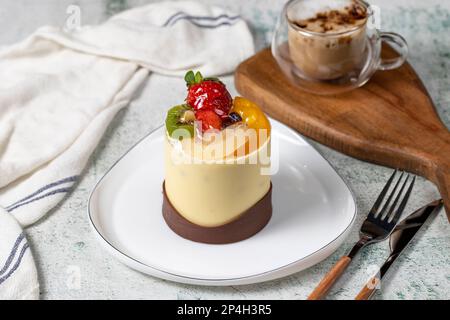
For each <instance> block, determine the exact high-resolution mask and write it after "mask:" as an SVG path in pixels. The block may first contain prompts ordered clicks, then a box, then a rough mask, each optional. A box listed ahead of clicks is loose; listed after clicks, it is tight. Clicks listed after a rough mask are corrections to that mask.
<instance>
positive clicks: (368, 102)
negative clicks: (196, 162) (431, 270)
mask: <svg viewBox="0 0 450 320" xmlns="http://www.w3.org/2000/svg"><path fill="white" fill-rule="evenodd" d="M392 55H395V51H394V50H393V49H391V48H389V47H383V56H392ZM235 83H236V88H237V90H238V91H239V92H240V93H241V94H242V95H243V96H245V97H247V98H248V99H251V100H253V101H254V102H256V103H257V104H259V105H260V106H261V108H262V109H263V110H264V111H265V112H266V113H267V114H269V115H270V116H271V117H273V118H275V119H277V120H280V121H281V122H283V123H285V124H287V125H289V126H290V127H292V128H295V129H296V130H298V131H299V132H301V133H302V134H304V135H306V136H308V137H310V138H312V139H314V140H316V141H318V142H320V143H322V144H325V145H327V146H329V147H331V148H334V149H336V150H338V151H340V152H343V153H345V154H348V155H350V156H352V157H355V158H358V159H362V160H366V161H371V162H374V163H377V164H381V165H385V166H389V167H393V168H399V169H404V170H407V171H410V172H413V173H415V174H418V175H421V176H424V177H426V178H428V179H429V180H431V181H433V182H434V183H435V184H436V185H437V187H438V188H439V191H440V193H441V195H442V197H443V199H444V202H445V209H446V212H447V217H448V219H449V221H450V132H449V131H448V130H447V128H446V127H445V125H444V124H443V123H442V122H441V120H440V119H439V116H438V114H437V113H436V110H435V107H434V105H433V102H432V100H431V98H430V96H429V95H428V93H427V91H426V89H425V87H424V86H423V84H422V82H421V80H420V79H419V77H418V76H417V74H416V73H415V71H414V70H413V68H412V67H411V66H410V65H409V64H408V63H405V64H404V65H403V66H402V67H400V68H398V69H396V70H392V71H379V72H377V73H375V75H374V76H373V77H372V79H371V80H370V81H369V82H368V83H367V84H366V85H365V86H363V87H361V88H358V89H355V90H353V91H350V92H348V93H344V94H340V95H335V96H318V95H313V94H310V93H306V92H304V91H302V90H300V89H298V88H297V87H295V86H294V85H293V84H291V83H290V82H289V80H288V79H287V78H286V77H285V76H284V75H283V73H282V72H281V70H280V69H279V67H278V65H277V63H276V62H275V60H274V58H273V57H272V54H271V52H270V50H269V49H265V50H263V51H261V52H259V53H257V54H256V55H255V56H253V57H251V58H250V59H248V60H246V61H244V62H243V63H242V64H241V65H240V66H239V67H238V68H237V70H236V74H235Z"/></svg>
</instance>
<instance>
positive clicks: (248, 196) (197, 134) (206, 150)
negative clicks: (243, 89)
mask: <svg viewBox="0 0 450 320" xmlns="http://www.w3.org/2000/svg"><path fill="white" fill-rule="evenodd" d="M185 80H186V83H187V97H186V100H185V103H183V104H181V105H177V106H174V107H172V108H170V109H169V110H168V112H167V117H166V138H165V159H164V162H165V181H164V183H163V194H164V198H163V199H164V200H163V208H162V211H163V216H164V219H165V221H166V223H167V224H168V226H169V227H170V228H171V229H172V230H173V231H174V232H175V233H177V234H178V235H180V236H182V237H184V238H186V239H189V240H192V241H197V242H204V243H214V244H220V243H231V242H236V241H240V240H243V239H246V238H248V237H250V236H252V235H254V234H255V233H257V232H258V231H260V230H261V229H262V228H263V227H264V226H265V225H266V224H267V223H268V222H269V220H270V217H271V215H272V203H271V192H272V184H271V181H270V130H271V127H270V122H269V120H268V119H267V117H266V116H265V114H264V113H263V112H262V111H261V109H260V108H259V107H258V106H257V105H256V104H254V103H252V102H251V101H249V100H247V99H245V98H242V97H235V98H234V99H232V97H231V95H230V93H229V92H228V91H227V89H226V87H225V85H224V84H223V83H222V82H221V81H220V80H219V79H217V78H203V76H202V75H201V74H200V73H199V72H197V73H195V74H194V72H192V71H190V72H188V73H187V74H186V77H185Z"/></svg>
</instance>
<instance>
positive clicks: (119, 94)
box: [0, 1, 254, 300]
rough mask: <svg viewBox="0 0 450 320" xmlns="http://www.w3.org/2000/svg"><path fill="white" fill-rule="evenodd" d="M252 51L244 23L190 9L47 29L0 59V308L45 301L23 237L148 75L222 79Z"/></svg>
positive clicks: (193, 5) (143, 11) (179, 5)
mask: <svg viewBox="0 0 450 320" xmlns="http://www.w3.org/2000/svg"><path fill="white" fill-rule="evenodd" d="M253 52H254V47H253V40H252V36H251V33H250V31H249V29H248V27H247V25H246V23H245V22H244V21H243V20H242V19H241V18H240V17H239V16H238V15H236V14H234V13H231V12H228V11H226V10H224V9H221V8H218V7H212V6H208V5H204V4H200V3H197V2H187V1H180V2H161V3H154V4H150V5H148V6H144V7H139V8H135V9H131V10H128V11H125V12H123V13H120V14H118V15H116V16H114V17H112V18H110V19H109V20H108V21H106V22H105V23H103V24H101V25H99V26H93V27H81V28H80V29H78V30H74V31H71V32H65V31H63V30H61V29H58V28H54V27H43V28H41V29H39V30H37V31H36V32H35V33H34V34H33V35H31V36H30V37H29V38H27V39H25V40H24V41H23V42H21V43H19V44H16V45H14V46H11V47H8V48H4V49H2V50H0V300H1V299H32V298H38V297H39V289H38V282H37V273H36V268H35V266H34V262H33V258H32V254H31V252H30V249H29V246H28V243H27V240H26V237H25V234H24V233H23V231H22V229H21V228H24V227H27V226H29V225H30V224H32V223H34V222H36V221H37V220H39V219H40V218H41V217H42V216H44V215H45V214H46V213H47V212H48V211H49V210H50V209H51V208H53V207H54V206H55V205H56V204H57V203H58V202H59V201H61V199H62V198H63V197H64V195H65V194H66V193H67V192H68V191H70V189H71V187H72V186H73V185H74V184H75V183H76V181H77V179H78V178H79V175H80V174H81V172H82V170H83V168H84V166H85V165H86V162H87V160H88V158H89V156H90V154H91V153H92V151H93V150H94V148H95V147H96V145H97V143H98V142H99V140H100V138H101V136H102V135H103V133H104V131H105V129H106V127H107V126H108V124H109V123H110V121H111V120H112V118H113V117H114V116H115V114H116V113H117V112H118V111H119V110H120V109H121V108H123V107H125V106H127V105H128V103H129V102H130V100H131V99H132V98H133V94H134V92H135V91H136V90H137V88H138V87H139V86H140V85H141V84H142V83H143V82H144V80H145V78H146V77H147V75H148V73H149V72H153V71H154V72H158V73H161V74H166V75H174V76H182V75H184V73H185V72H186V71H188V70H190V69H195V70H200V71H201V72H202V73H203V74H205V75H208V76H212V75H220V74H224V73H229V72H232V71H233V70H234V69H235V68H236V66H237V64H238V63H239V62H241V61H242V60H244V59H245V58H247V57H249V56H250V55H252V54H253ZM168 94H169V93H168ZM33 245H34V246H36V247H38V246H39V244H38V243H36V244H33ZM43 259H44V257H43Z"/></svg>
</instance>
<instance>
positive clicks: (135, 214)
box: [88, 120, 356, 285]
mask: <svg viewBox="0 0 450 320" xmlns="http://www.w3.org/2000/svg"><path fill="white" fill-rule="evenodd" d="M271 123H272V128H273V129H272V140H273V141H272V144H273V146H272V148H273V154H272V163H273V164H276V163H277V161H278V163H279V164H280V165H279V170H278V173H276V174H275V175H274V176H272V183H273V216H272V219H271V220H270V222H269V224H268V225H267V226H266V227H265V228H264V229H263V230H262V231H260V232H259V233H257V234H256V235H255V236H253V237H251V238H249V239H247V240H244V241H241V242H237V243H233V244H226V245H208V244H201V243H196V242H192V241H189V240H185V239H183V238H181V237H179V236H178V235H176V234H175V233H174V232H172V230H170V229H169V227H168V226H167V225H166V224H165V222H164V220H163V217H162V214H161V205H162V192H161V186H162V182H163V179H164V168H163V139H164V134H165V133H164V128H163V127H160V128H159V129H157V130H155V131H154V132H152V133H151V134H149V135H148V136H146V137H145V138H144V139H143V140H141V141H140V142H139V143H138V144H136V145H135V146H134V147H133V148H132V149H131V150H130V151H129V152H127V153H126V154H125V155H124V156H123V157H122V158H121V159H120V160H119V161H118V162H117V163H116V164H115V165H114V166H113V167H112V168H111V169H110V170H109V171H108V172H107V173H106V175H105V176H104V177H103V178H102V179H100V181H99V182H98V184H97V185H96V187H95V188H94V190H93V192H92V194H91V197H90V199H89V204H88V214H89V219H90V221H91V224H92V226H93V229H94V231H95V233H96V234H97V235H98V238H99V240H100V242H101V243H102V244H103V245H104V246H105V247H106V249H107V250H109V251H110V252H111V253H112V254H113V255H114V256H115V257H117V258H118V259H119V260H121V261H122V262H123V263H125V264H126V265H128V266H130V267H131V268H134V269H137V270H139V271H141V272H143V273H146V274H149V275H152V276H156V277H160V278H163V279H167V280H172V281H177V282H182V283H189V284H199V285H240V284H249V283H256V282H262V281H267V280H272V279H276V278H280V277H284V276H287V275H289V274H292V273H295V272H298V271H300V270H303V269H306V268H308V267H310V266H312V265H314V264H316V263H318V262H320V261H322V260H323V259H325V258H326V257H327V256H329V255H330V254H331V253H333V252H334V251H335V250H336V249H337V248H338V246H339V245H340V244H341V243H342V241H343V240H344V239H345V237H346V236H347V234H348V232H349V231H350V227H351V225H352V223H353V221H354V219H355V216H356V205H355V201H354V198H353V195H352V192H351V191H350V190H349V188H348V187H347V185H346V184H345V183H344V181H343V180H342V179H341V178H340V177H339V175H338V174H337V173H336V172H335V171H334V169H333V168H332V167H331V166H330V164H329V163H328V162H327V161H326V160H325V159H324V158H323V157H322V156H321V155H320V154H319V153H318V152H317V151H316V150H315V149H314V148H313V147H312V146H311V145H310V144H308V142H306V140H305V139H304V138H302V136H300V135H299V134H298V133H296V132H295V131H293V130H292V129H290V128H288V127H286V126H285V125H283V124H281V123H280V122H277V121H275V120H271ZM277 148H278V151H279V152H278V151H277V150H276V149H277ZM230 201H232V199H230Z"/></svg>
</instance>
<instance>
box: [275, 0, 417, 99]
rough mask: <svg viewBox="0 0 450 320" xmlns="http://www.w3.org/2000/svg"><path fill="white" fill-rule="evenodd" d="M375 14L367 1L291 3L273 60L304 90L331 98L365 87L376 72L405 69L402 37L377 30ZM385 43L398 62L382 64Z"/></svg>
mask: <svg viewBox="0 0 450 320" xmlns="http://www.w3.org/2000/svg"><path fill="white" fill-rule="evenodd" d="M375 12H376V11H375V10H373V7H371V6H369V5H368V4H367V3H366V2H364V1H362V0H291V1H289V2H288V3H287V4H286V5H285V6H284V8H283V11H282V13H281V16H280V18H279V19H278V22H277V26H276V30H275V33H274V36H273V40H272V54H273V56H274V58H275V59H276V61H277V62H278V64H279V66H280V68H281V70H282V71H283V73H284V74H285V75H286V76H287V77H288V78H289V79H290V80H291V81H292V82H293V83H294V84H296V85H297V86H298V87H300V88H301V89H303V90H306V91H309V92H312V93H315V94H322V95H327V94H336V93H341V92H345V91H348V90H351V89H354V88H357V87H360V86H362V85H364V84H365V83H366V82H367V81H368V80H369V79H370V77H371V76H372V75H373V74H374V72H375V71H377V70H391V69H395V68H398V67H399V66H401V65H402V64H403V62H404V61H405V60H406V57H407V54H408V46H407V44H406V41H405V40H404V39H403V37H402V36H400V35H398V34H396V33H390V32H380V31H379V30H378V29H377V28H376V27H375V26H376V22H377V21H376V19H375V18H376V17H375V14H374V13H375ZM382 42H386V43H388V44H389V45H390V46H391V47H393V48H394V49H395V50H396V51H397V53H398V56H397V57H396V58H392V59H383V58H381V44H382Z"/></svg>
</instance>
